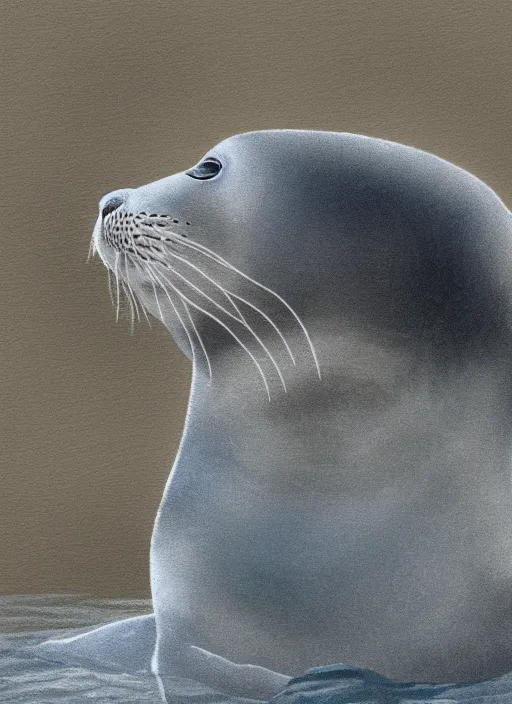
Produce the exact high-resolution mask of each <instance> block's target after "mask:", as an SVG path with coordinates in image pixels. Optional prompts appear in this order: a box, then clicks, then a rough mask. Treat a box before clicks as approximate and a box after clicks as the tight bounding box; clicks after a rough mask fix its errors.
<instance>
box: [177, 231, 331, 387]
mask: <svg viewBox="0 0 512 704" xmlns="http://www.w3.org/2000/svg"><path fill="white" fill-rule="evenodd" d="M171 234H175V233H171ZM179 242H180V244H183V245H184V246H185V247H190V248H191V249H195V250H196V251H201V252H202V253H203V254H204V255H205V256H209V257H210V258H211V259H213V260H214V261H216V262H218V263H219V264H222V265H223V266H225V267H226V268H228V269H230V270H231V271H234V272H236V273H237V274H239V275H240V276H242V277H243V278H244V279H246V280H247V281H250V282H251V283H253V284H254V285H255V286H258V287H259V288H261V289H263V290H264V291H267V292H268V293H270V294H271V295H272V296H275V298H277V299H278V300H279V301H280V302H281V303H282V304H283V305H284V306H286V308H288V310H289V311H290V313H291V314H292V315H293V317H294V318H295V320H296V321H297V322H298V323H299V325H300V327H301V328H302V331H303V332H304V335H305V336H306V339H307V341H308V344H309V348H310V350H311V354H312V355H313V359H314V362H315V366H316V370H317V373H318V378H319V379H321V378H322V375H321V372H320V365H319V363H318V357H317V355H316V352H315V348H314V347H313V343H312V342H311V338H310V336H309V333H308V331H307V330H306V327H305V326H304V323H303V322H302V320H301V319H300V318H299V316H298V315H297V313H296V312H295V311H294V310H293V308H292V307H291V306H290V305H289V303H287V302H286V301H285V300H284V298H282V297H281V296H280V295H279V294H278V293H276V292H275V291H273V290H272V289H271V288H268V286H264V284H261V283H259V282H258V281H256V280H255V279H253V278H251V277H250V276H249V275H248V274H244V273H243V271H240V269H237V268H236V267H235V266H233V264H230V263H229V262H228V261H227V260H226V259H224V258H223V257H221V256H220V255H219V254H217V253H216V252H214V251H213V250H211V249H209V248H208V247H205V246H204V245H202V244H199V243H198V242H195V241H194V240H190V239H188V240H187V242H184V241H182V240H180V241H179Z"/></svg>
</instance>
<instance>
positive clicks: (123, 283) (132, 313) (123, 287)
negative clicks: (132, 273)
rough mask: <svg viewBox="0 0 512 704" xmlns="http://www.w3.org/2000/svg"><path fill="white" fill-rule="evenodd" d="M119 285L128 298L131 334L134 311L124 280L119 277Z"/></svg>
mask: <svg viewBox="0 0 512 704" xmlns="http://www.w3.org/2000/svg"><path fill="white" fill-rule="evenodd" d="M121 287H122V289H123V291H124V295H125V296H126V298H127V299H128V303H129V304H130V312H131V321H130V330H131V333H132V335H133V326H134V321H135V313H134V310H133V303H132V299H131V297H130V295H129V294H128V291H127V290H126V284H125V282H124V281H123V280H122V279H121Z"/></svg>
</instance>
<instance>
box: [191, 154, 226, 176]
mask: <svg viewBox="0 0 512 704" xmlns="http://www.w3.org/2000/svg"><path fill="white" fill-rule="evenodd" d="M221 169H222V164H221V163H220V161H219V160H218V159H214V158H213V157H208V159H205V160H204V161H201V163H199V164H198V165H197V166H193V167H192V168H191V169H189V170H188V171H185V173H186V174H187V176H192V178H198V179H201V180H203V181H204V180H205V179H207V178H213V177H214V176H217V174H218V173H219V171H220V170H221Z"/></svg>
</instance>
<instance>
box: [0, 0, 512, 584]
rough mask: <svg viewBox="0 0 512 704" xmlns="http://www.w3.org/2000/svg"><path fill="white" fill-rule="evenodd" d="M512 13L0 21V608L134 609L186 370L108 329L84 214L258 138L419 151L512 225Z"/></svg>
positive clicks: (256, 9)
mask: <svg viewBox="0 0 512 704" xmlns="http://www.w3.org/2000/svg"><path fill="white" fill-rule="evenodd" d="M511 36H512V3H511V2H510V0H487V1H486V2H481V1H480V0H457V1H453V0H379V1H378V2H377V1H375V0H371V1H368V0H331V1H326V0H315V1H314V2H305V1H302V0H293V1H292V0H280V1H278V0H275V1H268V0H253V1H252V2H249V1H245V0H238V1H237V0H214V1H207V0H179V1H174V2H173V1H172V0H146V1H142V0H80V1H78V0H59V1H55V0H45V2H41V0H2V2H0V90H1V93H0V144H1V150H0V164H1V169H0V173H1V175H0V179H1V180H0V183H1V197H0V207H1V218H2V232H1V276H0V288H1V295H0V301H1V304H0V305H1V312H0V316H1V321H2V324H1V337H0V340H1V349H0V424H1V427H0V463H1V464H0V471H1V474H0V477H1V482H0V484H1V485H0V536H1V540H0V593H4V594H8V593H37V592H45V591H63V590H64V591H88V592H90V593H92V594H95V595H98V596H112V597H114V596H133V597H135V596H141V597H143V596H147V595H148V587H149V580H148V551H149V539H150V535H151V527H152V522H153V519H154V515H155V512H156V508H157V505H158V501H159V498H160V495H161V493H162V490H163V486H164V483H165V480H166V478H167V475H168V473H169V469H170V466H171V464H172V459H173V456H174V453H175V451H176V448H177V445H178V442H179V439H180V436H181V431H182V427H183V422H184V416H185V410H186V401H187V394H188V385H189V380H190V372H191V370H190V365H189V363H188V361H187V360H186V359H185V358H184V357H182V355H181V353H180V352H179V351H178V350H177V348H175V347H174V345H173V343H172V340H171V339H170V338H169V336H168V334H167V333H166V331H165V330H164V329H163V328H162V327H161V326H159V324H158V323H157V322H156V321H155V324H154V325H153V329H149V327H148V326H147V323H144V324H141V325H139V326H136V328H135V335H134V336H133V337H132V336H131V335H130V327H129V322H128V319H127V318H123V319H122V320H121V321H120V323H119V324H117V325H116V323H115V314H114V311H113V309H112V306H111V303H110V298H109V295H108V290H107V276H106V270H105V269H104V268H103V266H102V265H101V263H100V261H99V260H98V259H96V260H95V261H93V262H92V263H89V264H86V263H85V260H86V256H87V251H88V247H89V240H90V234H91V229H92V226H93V224H94V221H95V218H96V204H97V201H98V199H99V197H100V196H102V195H103V194H104V193H106V192H107V191H110V190H113V189H115V188H120V187H125V186H126V187H131V186H138V185H142V184H144V183H147V182H148V181H152V180H155V179H157V178H161V177H163V176H166V175H168V174H170V173H173V172H176V171H181V170H183V169H184V168H186V167H188V166H191V165H192V164H194V163H195V162H196V161H197V160H198V159H199V158H200V157H201V156H202V154H203V153H204V152H205V151H206V150H207V149H209V148H210V147H211V146H213V145H214V144H215V143H217V142H218V141H220V140H221V139H223V138H225V137H227V136H229V135H231V134H234V133H237V132H245V131H249V130H255V129H267V128H302V129H304V128H307V129H325V130H337V131H348V132H358V133H361V134H365V135H370V136H374V137H381V138H385V139H391V140H395V141H399V142H403V143H405V144H410V145H413V146H416V147H420V148H422V149H426V150H428V151H432V152H434V153H436V154H438V155H439V156H442V157H444V158H446V159H448V160H450V161H452V162H454V163H456V164H458V165H459V166H462V167H464V168H466V169H468V170H469V171H471V172H472V173H474V174H475V175H477V176H479V177H480V178H482V179H483V180H484V181H486V183H488V184H489V185H490V186H491V187H492V188H494V189H495V190H496V191H497V193H498V194H499V195H500V196H501V197H502V198H503V200H504V201H505V203H507V204H508V206H509V207H511V206H512V149H511V147H512V91H511V86H512V41H511Z"/></svg>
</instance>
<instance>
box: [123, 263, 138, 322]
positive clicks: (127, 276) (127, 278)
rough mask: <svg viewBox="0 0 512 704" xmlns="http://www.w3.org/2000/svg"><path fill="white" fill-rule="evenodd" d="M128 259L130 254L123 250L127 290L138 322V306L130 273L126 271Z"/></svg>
mask: <svg viewBox="0 0 512 704" xmlns="http://www.w3.org/2000/svg"><path fill="white" fill-rule="evenodd" d="M128 259H130V255H129V254H127V253H126V252H124V270H125V275H126V285H127V286H128V290H129V292H130V295H131V297H132V300H133V303H134V305H135V310H136V311H137V320H138V322H139V323H140V315H139V306H138V305H137V299H136V297H135V294H134V292H133V289H132V287H131V284H130V275H129V273H128ZM130 261H131V260H130Z"/></svg>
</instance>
